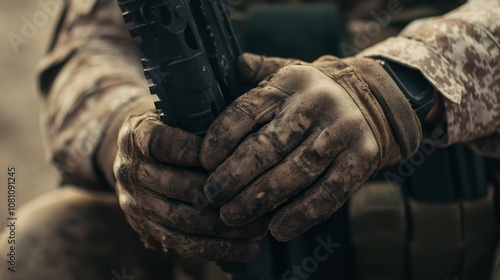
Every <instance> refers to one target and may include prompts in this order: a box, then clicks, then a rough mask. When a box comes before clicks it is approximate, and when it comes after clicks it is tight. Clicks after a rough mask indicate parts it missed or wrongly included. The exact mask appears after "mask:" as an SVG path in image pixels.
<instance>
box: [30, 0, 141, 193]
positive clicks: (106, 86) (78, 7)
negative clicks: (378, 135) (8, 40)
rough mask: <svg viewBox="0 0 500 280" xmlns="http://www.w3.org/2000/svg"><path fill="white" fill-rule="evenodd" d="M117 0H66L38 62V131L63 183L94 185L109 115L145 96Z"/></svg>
mask: <svg viewBox="0 0 500 280" xmlns="http://www.w3.org/2000/svg"><path fill="white" fill-rule="evenodd" d="M139 61H140V60H139V48H138V44H137V43H136V42H134V41H132V40H131V39H129V35H128V31H127V28H126V26H125V24H124V23H123V19H122V18H121V13H120V10H119V8H118V6H117V3H116V0H86V1H82V0H74V1H73V0H69V1H66V2H65V4H64V9H63V13H62V16H61V19H60V22H59V24H58V26H57V29H56V32H55V35H54V38H53V42H52V45H51V47H50V49H49V52H48V53H47V54H46V55H45V57H44V58H43V59H42V61H41V62H40V64H39V69H40V72H39V73H40V74H39V88H40V92H41V95H42V97H43V99H44V106H43V109H42V126H43V127H42V131H43V133H44V138H45V142H46V147H47V153H48V156H49V158H50V160H51V161H52V162H53V163H54V164H55V165H56V166H57V167H58V169H59V170H60V172H61V173H62V175H63V181H66V183H77V184H81V185H99V184H100V183H102V180H101V178H100V176H99V175H98V174H99V173H98V172H97V169H96V168H95V164H94V161H95V159H94V158H95V153H96V149H97V147H98V145H99V143H100V141H101V140H102V138H103V135H104V133H105V131H106V129H107V127H108V124H109V123H110V122H111V120H112V119H113V117H114V116H115V115H117V114H118V113H119V112H120V111H122V110H125V108H126V107H127V104H130V102H132V101H134V100H135V101H137V99H138V98H149V96H148V95H147V94H146V93H147V86H146V85H145V81H144V80H145V79H144V75H143V72H142V67H141V65H140V62H139Z"/></svg>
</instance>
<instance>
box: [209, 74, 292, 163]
mask: <svg viewBox="0 0 500 280" xmlns="http://www.w3.org/2000/svg"><path fill="white" fill-rule="evenodd" d="M286 97H288V95H287V94H286V93H284V92H283V91H281V90H279V89H277V88H276V87H273V86H269V85H267V83H263V84H261V86H259V87H257V88H255V89H252V90H251V91H249V92H248V93H246V94H245V95H243V96H241V97H240V98H238V99H237V100H236V101H234V102H233V104H231V105H230V106H229V107H228V108H227V109H226V110H225V111H224V112H223V113H222V114H221V115H220V116H219V117H218V118H217V119H216V120H215V121H214V122H213V123H212V125H211V126H210V128H209V129H208V131H207V134H206V135H205V138H204V139H203V144H202V148H201V153H200V162H201V164H202V166H203V167H204V168H206V169H208V170H215V169H216V168H217V167H218V166H219V165H220V164H221V163H222V162H223V161H224V160H225V159H226V158H228V157H229V155H231V153H232V152H233V151H234V149H235V148H236V147H237V146H238V144H239V143H241V141H242V140H243V139H244V138H245V137H246V136H247V135H248V134H250V133H251V132H253V131H255V130H257V129H258V128H259V127H260V126H261V125H262V124H264V123H266V122H269V121H270V120H272V119H273V118H274V116H275V115H276V114H277V112H278V110H279V106H280V103H281V102H282V100H284V99H285V98H286Z"/></svg>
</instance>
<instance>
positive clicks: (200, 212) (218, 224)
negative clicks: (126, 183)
mask: <svg viewBox="0 0 500 280" xmlns="http://www.w3.org/2000/svg"><path fill="white" fill-rule="evenodd" d="M142 208H143V211H144V213H145V215H146V216H147V217H149V219H150V220H153V221H156V222H158V223H160V224H161V225H164V226H166V227H168V228H171V229H174V230H177V231H180V232H183V233H189V234H194V235H204V236H213V237H222V238H237V239H244V240H257V239H260V238H262V237H263V236H264V235H265V234H266V232H267V227H268V221H267V218H263V219H260V220H256V221H255V222H253V223H251V224H248V225H246V226H244V227H239V228H236V227H230V226H228V225H226V224H225V223H224V222H223V221H222V220H221V219H220V214H219V211H218V210H214V209H209V208H197V207H195V206H194V205H190V204H186V203H182V202H179V201H175V200H171V199H168V198H163V197H158V196H157V195H156V196H155V194H151V196H148V197H147V198H146V199H145V203H144V205H143V206H142Z"/></svg>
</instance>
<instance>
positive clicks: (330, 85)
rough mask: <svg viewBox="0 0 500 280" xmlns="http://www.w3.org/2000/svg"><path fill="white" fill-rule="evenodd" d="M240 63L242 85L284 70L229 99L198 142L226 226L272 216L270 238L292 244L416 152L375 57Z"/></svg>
mask: <svg viewBox="0 0 500 280" xmlns="http://www.w3.org/2000/svg"><path fill="white" fill-rule="evenodd" d="M240 64H241V65H240V72H241V76H242V78H243V79H245V80H247V81H249V82H258V81H259V79H262V78H263V77H264V76H265V75H267V74H271V73H272V71H274V70H277V69H278V68H280V67H281V66H283V65H288V66H286V67H283V68H281V69H279V70H278V71H277V72H276V73H274V74H272V75H271V76H269V77H267V78H265V79H264V80H263V81H262V82H261V83H260V84H259V85H258V86H257V87H256V88H254V89H253V90H251V91H250V92H248V93H246V94H245V95H243V96H241V97H240V98H239V99H237V100H236V101H235V102H233V104H231V106H229V107H228V108H227V110H226V111H224V112H223V113H222V114H221V115H220V116H219V118H218V119H217V120H216V121H215V122H214V123H213V124H212V126H211V127H210V128H209V130H208V132H207V135H206V137H205V138H204V141H203V144H202V150H201V154H200V161H201V164H202V165H203V166H204V167H205V168H207V169H209V170H215V171H214V173H213V174H212V175H211V176H210V177H209V179H208V181H207V183H206V185H205V189H204V191H205V194H206V196H207V197H208V199H209V200H210V201H211V202H213V203H214V204H216V205H222V208H221V218H222V220H223V221H224V222H226V223H227V224H228V225H232V226H242V225H246V224H248V223H250V222H252V221H254V220H255V219H257V218H259V217H261V216H262V215H264V214H266V213H269V212H273V210H275V209H277V210H276V211H274V212H273V214H272V218H271V222H270V231H271V233H272V235H273V236H274V237H275V238H277V239H278V240H280V241H287V240H290V239H293V238H295V237H297V236H299V235H300V234H302V233H304V232H305V231H307V230H308V229H310V228H311V227H313V226H314V225H316V224H318V223H321V222H323V221H324V220H326V219H327V218H328V217H329V216H331V215H332V214H333V213H334V212H335V211H336V210H337V209H339V208H340V207H341V206H342V205H343V203H344V202H345V201H346V200H347V199H348V198H349V197H351V196H352V195H353V194H354V192H355V191H356V190H357V189H358V188H359V187H360V185H361V184H362V183H363V182H365V181H366V180H367V179H368V178H369V177H370V176H372V175H373V174H374V173H375V172H376V171H377V170H379V169H381V168H383V167H386V166H390V165H393V164H395V163H397V162H400V161H402V160H404V159H408V158H409V157H410V156H411V155H412V153H414V152H415V151H416V150H417V148H418V146H419V143H420V141H421V139H422V131H421V124H420V122H419V120H418V119H417V116H416V114H415V113H414V111H413V110H412V108H411V106H410V104H409V102H408V101H407V100H406V98H405V96H404V95H403V94H402V92H401V91H400V89H399V88H398V87H397V85H396V84H395V83H394V81H393V80H392V79H391V78H390V76H389V75H388V74H387V73H386V72H385V71H384V70H383V68H382V67H381V66H380V65H379V63H378V62H377V61H375V60H373V59H363V58H350V59H339V58H336V57H333V56H325V57H322V58H320V59H318V60H317V61H315V62H313V63H312V64H309V63H304V62H300V61H291V60H282V59H278V58H270V59H268V58H263V57H260V56H255V55H249V54H245V55H244V56H243V57H242V58H241V62H240ZM290 64H291V65H290ZM278 207H279V208H278Z"/></svg>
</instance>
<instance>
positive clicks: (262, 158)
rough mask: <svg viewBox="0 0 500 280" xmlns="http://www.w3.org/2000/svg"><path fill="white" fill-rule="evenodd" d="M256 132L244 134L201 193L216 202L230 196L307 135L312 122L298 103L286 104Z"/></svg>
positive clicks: (225, 200)
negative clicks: (281, 111) (243, 137)
mask: <svg viewBox="0 0 500 280" xmlns="http://www.w3.org/2000/svg"><path fill="white" fill-rule="evenodd" d="M289 109H290V110H288V111H287V112H286V113H283V114H280V115H278V116H277V117H276V118H275V119H274V120H273V121H272V122H270V123H269V124H267V125H266V126H265V127H263V128H262V129H261V130H260V131H258V132H256V133H254V134H251V135H250V136H248V137H247V138H246V139H245V140H244V141H243V142H242V143H241V144H240V145H239V146H238V148H237V149H236V150H235V151H234V153H233V154H232V155H231V156H230V157H229V158H228V159H227V160H225V161H224V162H223V163H222V164H221V165H220V166H219V167H218V168H217V169H216V170H215V172H214V173H212V175H211V176H210V177H209V179H208V180H207V183H206V185H205V195H206V196H207V198H208V199H209V200H210V201H212V202H213V203H215V204H217V205H222V204H224V203H226V202H228V201H229V200H231V199H233V198H234V197H235V196H236V195H237V194H238V193H239V192H240V191H241V190H242V189H243V188H244V187H246V186H248V185H249V184H250V183H251V182H252V181H253V180H254V179H256V178H257V177H258V176H259V175H260V174H262V173H263V172H265V171H266V170H268V169H269V168H271V167H272V166H274V165H275V164H276V163H277V162H279V161H280V160H281V159H283V158H284V157H285V156H287V155H288V154H289V153H290V152H291V151H292V150H293V149H294V148H295V147H296V146H297V145H299V144H300V143H301V142H302V141H303V140H304V139H306V138H307V137H308V135H309V128H310V127H311V125H312V121H311V120H309V119H308V118H307V117H305V115H304V114H301V112H303V110H307V106H305V105H304V104H302V103H300V102H299V103H296V105H290V107H289Z"/></svg>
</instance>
